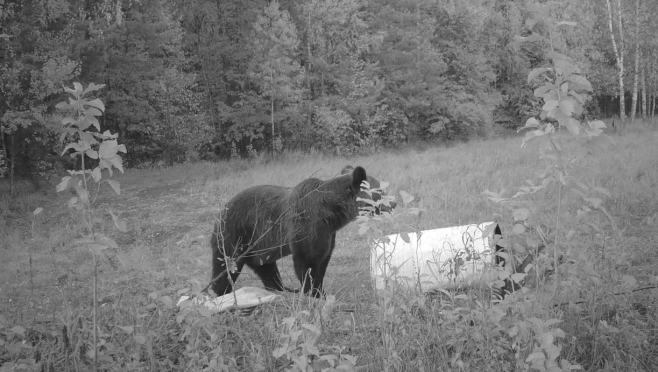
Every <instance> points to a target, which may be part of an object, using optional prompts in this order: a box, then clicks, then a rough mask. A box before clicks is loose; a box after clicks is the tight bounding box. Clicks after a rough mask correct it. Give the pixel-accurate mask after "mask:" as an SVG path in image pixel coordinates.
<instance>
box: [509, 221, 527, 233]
mask: <svg viewBox="0 0 658 372" xmlns="http://www.w3.org/2000/svg"><path fill="white" fill-rule="evenodd" d="M524 232H525V226H523V224H520V223H517V224H515V225H514V226H513V227H512V234H515V235H520V234H523V233H524Z"/></svg>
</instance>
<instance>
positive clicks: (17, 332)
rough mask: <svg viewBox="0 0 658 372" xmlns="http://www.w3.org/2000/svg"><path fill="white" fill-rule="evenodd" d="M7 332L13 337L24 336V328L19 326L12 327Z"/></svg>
mask: <svg viewBox="0 0 658 372" xmlns="http://www.w3.org/2000/svg"><path fill="white" fill-rule="evenodd" d="M9 331H10V332H11V333H13V334H15V335H21V336H23V337H24V336H25V328H23V327H21V326H13V327H11V329H10V330H9Z"/></svg>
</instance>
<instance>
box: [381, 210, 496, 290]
mask: <svg viewBox="0 0 658 372" xmlns="http://www.w3.org/2000/svg"><path fill="white" fill-rule="evenodd" d="M496 227H497V224H496V223H495V222H484V223H480V224H471V225H462V226H453V227H446V228H441V229H434V230H425V231H422V232H420V233H407V234H392V235H387V236H386V237H384V238H382V239H379V240H376V241H374V242H373V244H372V246H371V254H370V272H371V275H372V278H373V280H374V286H375V288H376V289H377V290H382V289H385V288H386V287H387V286H390V285H391V284H393V283H395V284H396V285H397V286H398V287H402V288H408V289H420V290H421V291H423V292H426V291H431V290H433V289H436V288H443V289H448V288H454V287H459V286H468V285H472V284H474V283H478V282H493V281H494V280H495V279H496V278H497V271H496V270H495V269H492V268H493V266H494V265H495V264H494V261H495V250H496V247H495V246H492V244H493V236H494V231H495V230H496ZM497 233H500V230H498V231H497Z"/></svg>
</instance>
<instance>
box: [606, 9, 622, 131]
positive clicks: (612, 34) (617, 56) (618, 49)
mask: <svg viewBox="0 0 658 372" xmlns="http://www.w3.org/2000/svg"><path fill="white" fill-rule="evenodd" d="M605 3H606V5H607V8H608V28H609V29H610V39H611V40H612V49H613V50H614V51H615V59H616V61H617V72H618V78H619V118H620V119H621V125H622V127H623V125H624V117H625V116H626V105H625V102H624V92H625V90H624V28H623V23H622V19H621V18H622V17H621V16H622V13H621V0H617V16H618V18H617V29H618V32H619V45H617V40H616V37H615V30H614V26H613V16H614V14H613V11H612V7H611V6H610V0H605Z"/></svg>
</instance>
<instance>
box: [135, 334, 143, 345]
mask: <svg viewBox="0 0 658 372" xmlns="http://www.w3.org/2000/svg"><path fill="white" fill-rule="evenodd" d="M133 339H134V340H135V342H136V343H138V344H140V345H144V344H145V343H146V337H144V336H142V335H136V336H135V337H133Z"/></svg>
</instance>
